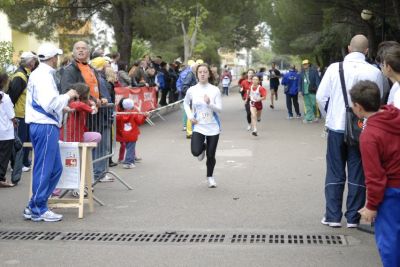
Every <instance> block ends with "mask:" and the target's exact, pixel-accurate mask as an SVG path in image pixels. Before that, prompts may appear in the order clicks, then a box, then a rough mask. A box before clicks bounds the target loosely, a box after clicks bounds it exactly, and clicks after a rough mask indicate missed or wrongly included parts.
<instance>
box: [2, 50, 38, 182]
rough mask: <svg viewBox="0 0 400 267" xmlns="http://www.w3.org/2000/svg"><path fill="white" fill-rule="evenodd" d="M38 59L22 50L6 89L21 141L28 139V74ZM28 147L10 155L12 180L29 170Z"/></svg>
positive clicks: (17, 179) (19, 177) (16, 179)
mask: <svg viewBox="0 0 400 267" xmlns="http://www.w3.org/2000/svg"><path fill="white" fill-rule="evenodd" d="M38 63H39V62H38V59H37V57H36V55H35V54H33V53H32V52H30V51H28V52H23V53H22V54H21V62H20V64H19V67H18V69H17V70H16V71H15V72H14V74H13V75H12V76H11V81H10V85H9V89H8V94H9V96H10V98H11V101H12V103H13V104H14V112H15V117H16V119H17V120H18V131H17V132H18V137H19V139H21V141H22V142H28V141H29V128H28V125H27V124H26V123H25V102H26V91H27V90H26V87H27V84H28V79H29V75H30V74H31V72H32V71H33V70H34V69H35V68H36V67H37V65H38ZM29 151H30V149H28V148H23V151H21V152H20V153H16V151H14V153H13V157H12V160H11V162H12V167H13V173H12V182H13V183H14V184H18V182H19V180H20V179H21V170H22V171H24V172H27V171H29V170H30V165H31V163H30V160H29Z"/></svg>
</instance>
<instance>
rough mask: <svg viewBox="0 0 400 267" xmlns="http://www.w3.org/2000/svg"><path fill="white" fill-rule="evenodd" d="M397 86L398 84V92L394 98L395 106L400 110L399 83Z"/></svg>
mask: <svg viewBox="0 0 400 267" xmlns="http://www.w3.org/2000/svg"><path fill="white" fill-rule="evenodd" d="M396 84H397V90H396V92H395V93H394V96H393V106H395V107H396V108H399V109H400V90H399V89H400V86H399V85H398V83H396Z"/></svg>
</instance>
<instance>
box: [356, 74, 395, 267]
mask: <svg viewBox="0 0 400 267" xmlns="http://www.w3.org/2000/svg"><path fill="white" fill-rule="evenodd" d="M350 96H351V101H352V102H353V103H354V106H353V111H354V113H355V114H356V115H357V116H358V117H359V118H363V119H364V129H363V132H362V133H361V136H360V150H361V158H362V163H363V168H364V173H365V184H366V186H367V202H366V204H365V207H364V208H362V209H361V210H359V213H360V214H361V216H362V217H363V218H364V219H365V220H366V221H368V222H373V221H375V239H376V244H377V247H378V250H379V254H380V256H381V259H382V263H383V266H400V253H399V252H400V164H399V162H400V153H399V151H400V110H398V109H397V108H395V107H394V106H383V107H382V108H379V106H380V93H379V89H378V86H377V85H376V84H375V83H373V82H370V81H360V82H358V83H357V84H355V85H354V86H353V88H352V89H351V91H350Z"/></svg>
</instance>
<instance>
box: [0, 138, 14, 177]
mask: <svg viewBox="0 0 400 267" xmlns="http://www.w3.org/2000/svg"><path fill="white" fill-rule="evenodd" d="M13 146H14V139H12V140H3V141H0V181H5V180H6V178H5V175H6V172H7V166H8V162H9V161H10V158H11V153H12V150H13Z"/></svg>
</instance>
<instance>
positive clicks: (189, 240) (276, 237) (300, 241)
mask: <svg viewBox="0 0 400 267" xmlns="http://www.w3.org/2000/svg"><path fill="white" fill-rule="evenodd" d="M0 240H11V241H12V240H35V241H88V242H90V241H92V242H124V243H153V244H155V243H156V244H167V243H168V244H170V243H175V244H196V243H197V244H276V245H322V246H329V245H331V246H332V245H333V246H346V245H348V243H347V240H346V237H345V236H344V235H325V234H316V235H312V234H217V233H185V232H183V233H176V232H170V233H168V232H166V233H146V232H134V233H102V232H64V233H63V232H42V231H38V232H33V231H0Z"/></svg>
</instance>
